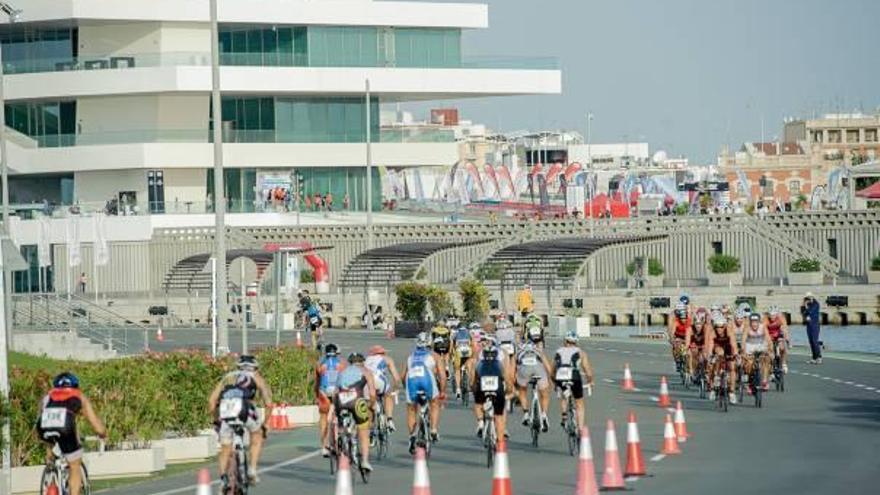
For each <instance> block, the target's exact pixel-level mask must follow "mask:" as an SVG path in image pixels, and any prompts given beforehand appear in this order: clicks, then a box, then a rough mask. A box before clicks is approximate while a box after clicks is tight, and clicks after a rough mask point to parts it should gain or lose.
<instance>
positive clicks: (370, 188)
mask: <svg viewBox="0 0 880 495" xmlns="http://www.w3.org/2000/svg"><path fill="white" fill-rule="evenodd" d="M364 89H365V94H366V97H365V99H366V104H367V108H366V112H364V113H365V114H366V119H367V133H366V137H367V139H366V145H367V146H366V148H367V157H366V158H367V181H366V184H367V249H372V248H373V156H372V152H373V150H372V145H371V141H372V136H371V135H370V132H371V128H370V121H371V120H372V115H371V108H370V80H369V79H367V80H366V81H365V82H364Z"/></svg>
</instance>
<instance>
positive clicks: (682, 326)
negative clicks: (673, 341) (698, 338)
mask: <svg viewBox="0 0 880 495" xmlns="http://www.w3.org/2000/svg"><path fill="white" fill-rule="evenodd" d="M692 324H693V321H691V315H688V317H687V318H686V319H685V320H684V321H682V320H680V319H678V318H676V319H675V338H677V339H684V338H685V337H687V329H688V327H689V326H691V325H692Z"/></svg>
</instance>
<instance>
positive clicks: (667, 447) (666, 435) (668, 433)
mask: <svg viewBox="0 0 880 495" xmlns="http://www.w3.org/2000/svg"><path fill="white" fill-rule="evenodd" d="M660 453H661V454H665V455H678V454H681V449H680V448H678V437H676V436H675V426H673V425H672V417H671V416H670V415H668V414H667V415H666V424H665V425H664V427H663V450H661V451H660Z"/></svg>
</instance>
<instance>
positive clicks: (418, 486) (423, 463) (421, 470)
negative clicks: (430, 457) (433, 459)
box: [412, 447, 431, 495]
mask: <svg viewBox="0 0 880 495" xmlns="http://www.w3.org/2000/svg"><path fill="white" fill-rule="evenodd" d="M412 495H431V479H430V478H429V477H428V462H427V460H426V458H425V448H424V447H419V448H418V449H417V450H416V462H415V472H414V473H413V486H412Z"/></svg>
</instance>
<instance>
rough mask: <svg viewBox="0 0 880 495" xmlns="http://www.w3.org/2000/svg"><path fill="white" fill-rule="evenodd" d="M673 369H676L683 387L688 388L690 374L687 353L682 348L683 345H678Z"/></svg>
mask: <svg viewBox="0 0 880 495" xmlns="http://www.w3.org/2000/svg"><path fill="white" fill-rule="evenodd" d="M675 370H676V371H678V376H679V378H681V384H682V385H683V386H684V388H685V389H688V388H690V386H691V374H690V370H688V360H687V353H686V352H685V350H684V345H681V346H680V347H679V350H678V352H677V353H676V355H675Z"/></svg>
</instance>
